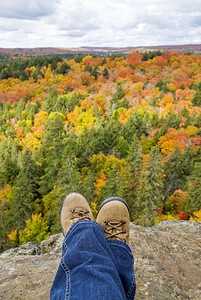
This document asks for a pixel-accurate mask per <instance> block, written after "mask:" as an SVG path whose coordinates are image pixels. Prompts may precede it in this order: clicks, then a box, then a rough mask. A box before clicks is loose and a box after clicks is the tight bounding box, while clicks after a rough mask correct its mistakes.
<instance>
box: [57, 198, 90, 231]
mask: <svg viewBox="0 0 201 300" xmlns="http://www.w3.org/2000/svg"><path fill="white" fill-rule="evenodd" d="M79 220H92V221H93V215H92V212H91V209H90V207H89V204H88V202H87V200H86V199H85V198H84V197H83V196H82V195H80V194H78V193H71V194H68V195H67V196H66V197H65V198H64V200H63V201H62V203H61V207H60V212H59V222H60V225H61V230H62V232H63V235H64V236H66V233H67V232H68V230H69V229H70V227H71V225H72V224H74V223H75V222H77V221H79Z"/></svg>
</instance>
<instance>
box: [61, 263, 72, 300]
mask: <svg viewBox="0 0 201 300" xmlns="http://www.w3.org/2000/svg"><path fill="white" fill-rule="evenodd" d="M61 266H62V268H63V270H64V272H65V274H66V292H65V300H66V299H67V297H68V299H69V297H70V270H69V268H68V267H67V266H66V264H65V262H64V260H63V257H62V258H61Z"/></svg>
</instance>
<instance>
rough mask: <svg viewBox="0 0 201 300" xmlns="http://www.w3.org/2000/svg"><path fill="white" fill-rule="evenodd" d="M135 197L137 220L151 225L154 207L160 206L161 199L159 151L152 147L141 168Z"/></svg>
mask: <svg viewBox="0 0 201 300" xmlns="http://www.w3.org/2000/svg"><path fill="white" fill-rule="evenodd" d="M139 184H140V186H139V189H138V191H137V192H138V197H137V212H138V217H139V222H140V223H142V224H145V225H148V226H149V225H153V222H154V216H155V215H156V209H157V208H159V207H161V205H162V201H163V192H164V184H163V170H162V164H161V160H160V153H159V151H158V149H157V148H153V149H152V151H151V153H150V158H149V160H148V163H147V164H145V167H144V168H143V170H142V172H141V175H140V179H139Z"/></svg>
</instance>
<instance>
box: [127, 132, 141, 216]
mask: <svg viewBox="0 0 201 300" xmlns="http://www.w3.org/2000/svg"><path fill="white" fill-rule="evenodd" d="M126 161H127V165H128V182H127V184H128V185H129V186H128V192H127V199H128V204H129V207H130V211H131V218H134V217H136V212H137V211H136V199H137V189H138V186H139V178H140V174H141V169H142V149H141V145H140V142H139V140H138V139H137V138H136V137H135V138H134V140H133V142H132V144H131V147H130V151H129V154H128V156H127V159H126Z"/></svg>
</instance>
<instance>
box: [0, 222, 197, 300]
mask: <svg viewBox="0 0 201 300" xmlns="http://www.w3.org/2000/svg"><path fill="white" fill-rule="evenodd" d="M200 233H201V222H190V221H174V222H173V221H165V222H161V223H159V224H157V225H156V226H154V227H152V228H143V227H140V226H137V225H135V224H133V223H131V224H130V246H131V249H132V251H133V254H134V257H135V274H136V282H137V292H136V297H135V300H152V299H155V300H160V299H161V300H166V299H167V300H173V299H190V300H200V299H201V272H200V261H201V239H200V237H201V234H200ZM62 241H63V237H62V234H57V235H53V236H50V237H49V238H48V239H46V240H45V241H43V242H42V243H40V244H35V243H27V244H26V245H23V246H21V247H19V248H15V249H10V250H7V251H5V252H3V253H2V254H1V255H0V299H3V300H9V299H13V300H15V299H19V300H21V299H23V300H24V299H43V300H45V299H49V292H50V288H51V285H52V281H53V279H54V276H55V274H56V271H57V268H58V265H59V261H60V257H61V246H62Z"/></svg>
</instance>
